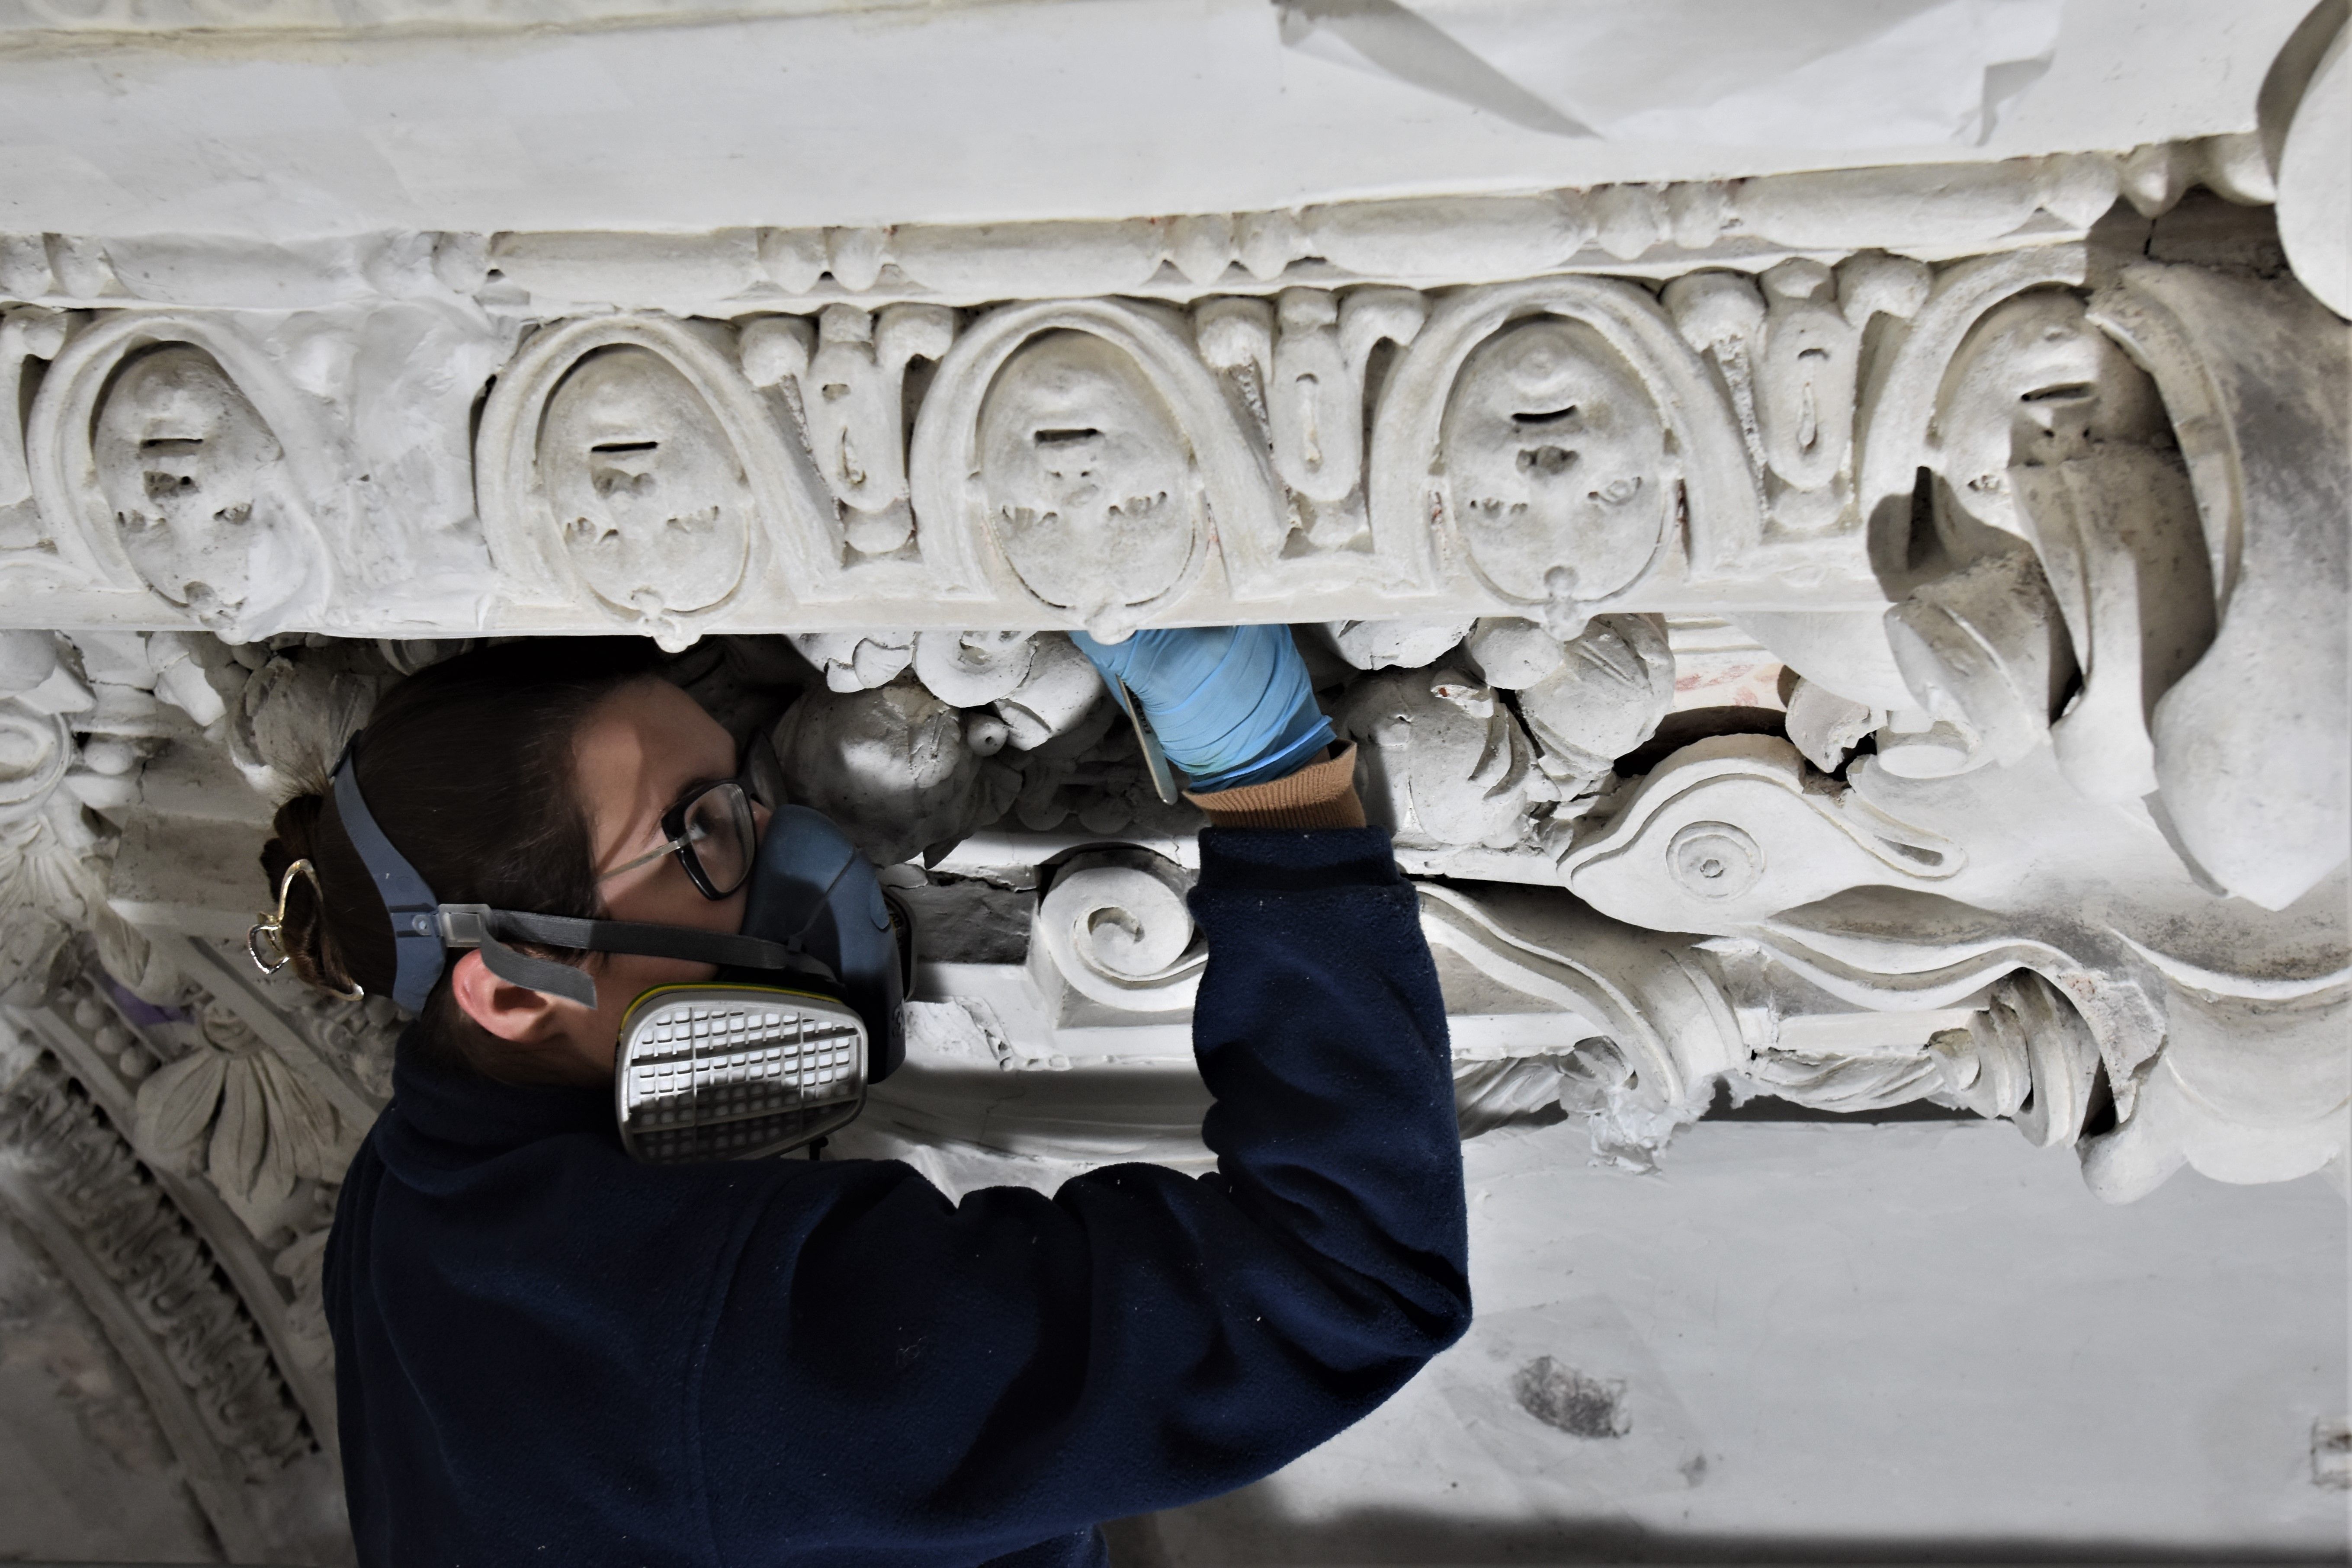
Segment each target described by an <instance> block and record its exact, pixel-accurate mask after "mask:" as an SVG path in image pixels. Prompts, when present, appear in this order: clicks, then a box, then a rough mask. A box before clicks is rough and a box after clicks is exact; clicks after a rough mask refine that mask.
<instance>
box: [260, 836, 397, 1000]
mask: <svg viewBox="0 0 2352 1568" xmlns="http://www.w3.org/2000/svg"><path fill="white" fill-rule="evenodd" d="M298 873H299V875H300V876H301V878H302V879H303V880H304V881H306V882H308V883H310V896H311V898H313V899H315V900H318V903H319V908H320V910H321V912H323V911H324V910H325V909H326V907H327V889H324V888H322V887H320V885H319V872H318V868H316V867H314V866H312V865H311V864H310V859H309V858H308V857H305V858H302V859H299V860H297V861H295V862H294V864H292V865H291V866H289V867H287V868H286V874H285V875H284V876H282V877H280V878H278V907H277V908H276V909H275V910H270V911H268V913H266V914H264V915H263V916H262V917H261V918H260V919H259V920H257V921H255V922H254V924H253V926H252V928H251V929H250V930H248V931H247V932H246V933H245V952H246V956H247V957H248V958H250V959H252V960H253V966H254V967H255V968H256V969H258V970H259V971H261V973H264V974H276V973H278V971H279V970H281V969H283V968H285V967H286V966H287V965H288V964H289V963H293V962H294V955H293V953H292V952H289V951H288V949H287V946H286V899H287V895H289V893H291V892H293V890H294V879H295V877H296V875H297V874H298ZM265 937H267V938H268V941H269V945H270V947H271V948H272V949H274V950H275V951H276V952H277V954H278V958H277V962H275V963H272V962H271V961H270V960H268V959H267V958H265V957H263V956H262V953H261V942H262V939H263V938H265ZM343 987H344V988H343V989H341V990H337V989H336V988H335V987H334V986H332V985H329V984H323V983H321V984H320V990H322V991H325V992H326V993H327V994H329V995H331V996H340V997H341V998H342V999H343V1000H344V1001H346V1002H357V1001H361V1000H362V999H363V998H365V996H366V995H367V992H366V991H365V990H363V989H362V987H361V986H360V985H359V984H357V983H356V982H353V981H349V980H346V981H344V982H343Z"/></svg>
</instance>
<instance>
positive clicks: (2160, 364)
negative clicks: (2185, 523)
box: [2092, 263, 2352, 910]
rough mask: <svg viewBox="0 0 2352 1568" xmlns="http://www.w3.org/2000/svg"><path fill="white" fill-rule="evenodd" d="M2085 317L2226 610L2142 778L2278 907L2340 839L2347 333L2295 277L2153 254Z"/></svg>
mask: <svg viewBox="0 0 2352 1568" xmlns="http://www.w3.org/2000/svg"><path fill="white" fill-rule="evenodd" d="M2092 314H2093V316H2094V317H2095V319H2096V320H2097V321H2098V322H2099V323H2100V324H2101V325H2102V326H2103V327H2105V329H2106V330H2107V331H2110V332H2112V333H2114V334H2115V335H2116V337H2117V338H2118V339H2120V340H2121V341H2122V342H2124V343H2125V344H2126V345H2127V346H2128V347H2129V348H2130V350H2131V353H2132V354H2133V356H2134V358H2135V359H2137V360H2138V361H2139V362H2140V363H2143V364H2145V365H2146V366H2147V368H2148V370H2149V372H2150V373H2151V374H2152V375H2153V376H2154V378H2155V382H2156V384H2157V385H2158V388H2159V389H2160V390H2161V392H2162V394H2163V398H2164V404H2165V406H2166V408H2167V409H2168V411H2169V414H2170V416H2171V425H2172V429H2173V431H2174V433H2175V434H2176V435H2177V437H2178V438H2179V456H2180V459H2181V461H2182V463H2183V465H2184V466H2185V468H2186V469H2187V473H2188V477H2189V483H2190V485H2191V486H2192V487H2193V488H2194V490H2195V495H2196V505H2197V510H2198V513H2199V515H2200V518H2201V519H2202V523H2203V533H2204V542H2205V546H2206V552H2207V554H2206V558H2205V561H2204V562H2202V563H2199V565H2200V572H2199V573H2197V574H2192V575H2194V576H2195V577H2196V579H2197V580H2198V581H2200V582H2204V583H2210V590H2211V593H2212V595H2213V600H2214V604H2215V605H2216V610H2215V612H2214V613H2215V614H2216V615H2217V616H2218V626H2216V627H2215V629H2214V630H2213V631H2212V633H2211V637H2210V647H2204V648H2203V649H2202V650H2201V653H2199V654H2198V655H2197V657H2196V658H2195V663H2194V665H2193V667H2192V668H2189V669H2188V670H2187V672H2186V673H2185V674H2183V675H2181V676H2180V678H2179V679H2178V680H2177V681H2175V682H2173V683H2172V684H2171V686H2170V688H2169V689H2167V690H2164V691H2162V692H2160V693H2151V694H2150V696H2151V699H2152V700H2153V709H2152V711H2151V712H2150V714H2149V717H2148V721H2147V734H2148V737H2149V744H2150V747H2151V750H2150V752H2149V761H2148V765H2149V772H2150V774H2151V776H2152V778H2153V780H2154V782H2155V784H2157V786H2158V788H2159V789H2160V790H2161V792H2162V800H2163V805H2164V808H2165V812H2166V815H2167V816H2168V819H2169V821H2170V823H2171V825H2172V827H2173V829H2174V831H2175V832H2176V834H2177V836H2178V843H2179V847H2181V848H2182V849H2183V850H2185V851H2186V854H2187V856H2188V857H2189V858H2190V859H2191V860H2192V862H2193V864H2194V865H2195V866H2196V867H2197V868H2199V869H2200V870H2201V871H2202V872H2204V873H2205V874H2206V875H2207V876H2208V877H2209V878H2210V879H2212V880H2213V881H2214V882H2216V883H2218V884H2219V885H2220V886H2221V887H2222V888H2225V889H2228V890H2229V891H2231V892H2233V893H2236V894H2238V895H2239V896H2241V897H2242V898H2244V899H2246V900H2249V901H2251V902H2252V903H2255V904H2258V905H2260V906H2261V907H2262V908H2263V909H2266V910H2284V909H2286V908H2288V907H2289V906H2290V905H2292V904H2294V902H2295V901H2296V900H2299V899H2301V898H2303V897H2304V896H2305V894H2306V893H2309V892H2311V891H2312V890H2313V889H2315V888H2317V887H2318V886H2319V885H2320V884H2321V883H2322V882H2323V881H2325V880H2326V878H2327V877H2328V876H2329V875H2330V874H2331V873H2333V872H2334V871H2335V869H2336V868H2337V867H2339V866H2341V865H2343V864H2344V861H2345V858H2346V853H2347V846H2352V724H2347V717H2346V715H2347V707H2352V645H2347V627H2346V620H2345V614H2344V604H2345V596H2346V595H2347V592H2352V428H2347V415H2346V406H2345V400H2344V367H2345V364H2346V363H2347V355H2352V326H2347V325H2346V324H2345V323H2344V322H2343V321H2340V320H2339V319H2337V318H2336V316H2335V315H2333V314H2332V313H2331V312H2330V311H2328V310H2327V309H2326V307H2325V306H2323V305H2322V304H2321V303H2320V302H2319V301H2318V300H2315V299H2313V298H2312V297H2311V295H2310V294H2308V293H2306V292H2305V290H2304V289H2301V288H2300V287H2298V286H2297V285H2295V284H2294V283H2293V282H2292V281H2280V282H2261V281H2256V280H2254V279H2245V278H2238V277H2232V276H2229V275H2226V274H2223V273H2220V272H2215V271H2209V270H2207V269H2205V268H2195V267H2167V266H2162V265H2158V264H2153V263H2141V264H2137V265H2135V266H2132V267H2129V268H2126V269H2125V271H2124V273H2123V275H2122V276H2121V278H2120V279H2117V280H2116V282H2115V283H2114V284H2112V285H2111V286H2109V287H2108V288H2106V289H2102V290H2101V291H2100V293H2099V294H2098V295H2097V296H2096V297H2095V299H2094V300H2093V302H2092Z"/></svg>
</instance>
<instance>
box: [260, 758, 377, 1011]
mask: <svg viewBox="0 0 2352 1568" xmlns="http://www.w3.org/2000/svg"><path fill="white" fill-rule="evenodd" d="M326 810H327V797H326V795H325V794H324V793H320V794H314V795H296V796H295V797H294V798H293V799H291V800H289V801H288V802H287V803H286V804H285V805H281V806H279V807H278V815H277V816H275V817H274V818H272V819H271V822H270V826H271V829H272V831H273V833H274V835H275V836H274V837H272V838H271V839H270V840H269V842H268V843H267V844H265V845H263V846H262V847H261V869H262V872H263V874H264V875H266V876H267V877H268V879H269V895H268V896H269V898H270V900H272V901H273V902H277V901H278V900H280V898H281V896H282V899H283V908H284V910H285V915H284V919H283V920H282V921H281V922H280V924H279V926H278V951H279V952H283V953H284V954H285V955H286V957H287V958H288V960H289V962H291V963H292V964H293V966H294V973H296V974H298V975H299V976H301V978H302V980H303V982H304V983H305V984H310V985H315V986H317V987H318V988H319V989H320V990H321V991H332V992H339V993H347V992H349V991H351V990H352V989H353V987H354V986H355V985H356V984H358V982H357V980H356V979H355V978H353V977H352V972H351V967H350V964H349V962H348V961H347V960H346V959H345V958H344V956H343V954H342V953H341V951H340V950H339V948H338V945H337V943H336V942H335V940H334V934H333V932H332V931H331V929H330V925H331V921H330V919H329V916H328V913H327V910H326V908H325V899H324V890H325V889H326V888H327V887H328V876H329V873H328V871H327V870H326V868H324V867H322V866H321V865H320V859H321V856H320V848H321V844H320V840H321V839H322V838H323V837H324V834H323V833H322V832H321V827H322V824H323V819H324V817H325V816H326ZM305 860H308V861H309V862H310V873H311V877H316V878H317V879H318V880H317V881H315V882H314V881H312V880H311V879H310V877H303V876H296V877H294V878H293V879H291V880H290V881H289V879H288V875H287V873H288V872H289V870H291V869H292V868H293V867H295V866H296V865H298V864H299V863H300V862H302V861H305Z"/></svg>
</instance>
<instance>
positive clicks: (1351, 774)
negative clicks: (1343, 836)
mask: <svg viewBox="0 0 2352 1568" xmlns="http://www.w3.org/2000/svg"><path fill="white" fill-rule="evenodd" d="M1184 798H1185V799H1186V800H1189V801H1191V802H1192V804H1193V805H1197V806H1199V807H1200V808H1201V809H1202V811H1205V812H1207V813H1208V814H1209V821H1210V823H1211V824H1212V825H1213V826H1218V827H1361V826H1364V803H1363V802H1362V801H1360V800H1358V799H1357V798H1356V743H1355V742H1353V741H1350V742H1348V743H1347V744H1345V745H1343V746H1341V747H1340V748H1339V750H1338V751H1337V752H1333V753H1332V754H1331V755H1330V756H1328V757H1327V758H1325V759H1324V760H1323V761H1322V762H1319V763H1307V766H1305V767H1303V768H1301V769H1299V770H1298V771H1297V773H1289V774H1286V775H1285V776H1284V777H1282V778H1278V779H1274V780H1270V781H1269V782H1267V783H1265V784H1244V785H1243V786H1242V787H1241V788H1239V789H1221V790H1218V791H1217V792H1216V793H1215V794H1213V795H1194V794H1192V792H1191V791H1189V790H1188V791H1186V792H1185V795H1184Z"/></svg>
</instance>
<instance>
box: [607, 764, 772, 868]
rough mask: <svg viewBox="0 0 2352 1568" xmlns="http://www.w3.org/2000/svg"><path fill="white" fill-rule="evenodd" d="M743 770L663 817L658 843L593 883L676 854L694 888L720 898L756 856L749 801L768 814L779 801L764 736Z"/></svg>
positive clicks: (681, 802)
mask: <svg viewBox="0 0 2352 1568" xmlns="http://www.w3.org/2000/svg"><path fill="white" fill-rule="evenodd" d="M745 761H746V765H745V767H744V770H743V772H742V773H740V775H738V776H737V777H734V778H731V779H719V780H717V781H715V782H713V783H710V784H703V785H701V786H700V787H698V788H697V789H696V790H695V791H694V792H693V793H692V794H690V795H686V796H685V797H684V798H682V799H681V800H679V802H678V803H677V805H673V806H671V807H670V808H669V809H668V810H667V811H666V812H664V813H662V819H661V830H662V839H663V842H662V844H661V846H660V847H658V848H654V849H648V850H646V852H645V853H644V854H642V855H639V856H636V857H635V858H633V859H629V860H625V861H623V862H622V863H621V864H620V865H618V866H615V867H614V868H612V869H611V870H609V871H606V872H605V873H604V874H603V875H602V876H600V877H598V878H597V880H598V881H599V882H607V881H610V880H612V879H614V878H615V877H617V876H619V875H620V874H621V873H622V872H624V871H634V870H635V869H636V868H638V867H640V866H648V865H651V864H652V863H653V862H654V861H656V860H658V859H660V858H662V857H663V856H665V855H675V856H677V858H678V863H679V864H680V865H682V866H684V867H685V868H686V875H687V878H688V880H690V881H692V882H693V883H694V887H695V890H696V891H697V892H698V893H700V894H701V895H702V896H703V897H704V898H706V899H723V898H726V897H728V896H730V894H732V893H733V892H734V891H735V890H736V889H739V888H740V887H741V886H742V885H743V884H744V883H745V882H746V881H748V880H750V879H751V862H752V859H753V858H754V857H755V856H756V855H757V854H758V853H759V848H760V828H759V819H758V818H757V817H756V816H753V815H752V812H751V807H752V804H753V803H754V802H757V803H758V804H759V805H762V806H765V807H766V808H768V809H769V810H771V811H772V810H774V809H775V805H776V802H778V801H779V800H782V798H783V790H782V782H783V779H782V769H781V768H780V767H779V765H778V763H777V762H776V754H775V752H774V749H773V748H772V747H771V746H770V745H769V743H768V739H767V737H766V736H764V735H762V736H760V737H759V738H758V739H756V740H755V741H754V742H752V745H751V754H750V756H749V757H748V758H746V760H745Z"/></svg>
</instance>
